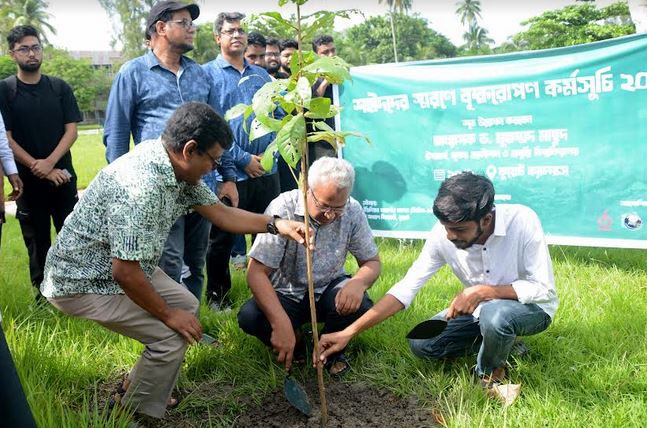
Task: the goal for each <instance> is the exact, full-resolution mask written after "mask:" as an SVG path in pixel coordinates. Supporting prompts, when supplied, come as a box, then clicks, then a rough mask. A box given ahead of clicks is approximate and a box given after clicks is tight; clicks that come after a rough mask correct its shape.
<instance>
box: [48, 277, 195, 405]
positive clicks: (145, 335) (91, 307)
mask: <svg viewBox="0 0 647 428" xmlns="http://www.w3.org/2000/svg"><path fill="white" fill-rule="evenodd" d="M151 282H152V284H153V287H154V288H155V291H157V292H158V293H159V294H160V296H162V298H163V299H164V300H165V301H166V303H167V304H168V305H169V306H170V307H172V308H180V309H184V310H187V311H189V312H191V313H194V314H197V313H198V307H199V302H198V299H196V298H195V297H194V296H193V294H191V292H189V290H187V289H186V288H184V287H183V286H182V285H180V284H178V283H177V282H175V281H174V280H172V279H171V278H169V276H168V275H166V274H165V273H164V272H163V271H162V270H161V269H160V268H156V269H155V272H154V273H153V276H152V278H151ZM49 301H50V303H51V304H52V305H54V306H56V307H57V308H58V309H59V310H61V311H63V312H65V313H66V314H69V315H73V316H77V317H80V318H85V319H89V320H92V321H96V322H98V323H99V324H101V325H102V326H104V327H105V328H107V329H109V330H112V331H114V332H117V333H119V334H122V335H124V336H128V337H130V338H133V339H135V340H137V341H139V342H141V343H142V344H144V345H145V348H144V352H143V353H142V355H141V357H140V358H139V360H138V361H137V364H135V367H133V369H132V370H131V371H130V374H129V375H128V379H129V381H130V386H129V387H128V391H127V392H126V395H125V396H124V403H125V404H126V405H128V406H129V407H131V408H133V409H134V410H135V411H137V412H139V413H142V414H145V415H148V416H152V417H155V418H160V417H162V416H164V412H165V411H166V402H167V400H168V399H169V398H170V397H171V392H172V391H173V388H174V387H175V383H176V382H177V378H178V376H179V374H180V367H181V366H182V362H183V360H184V354H185V352H186V349H187V345H188V343H187V342H186V340H185V339H184V338H183V337H182V336H181V335H180V334H179V333H177V332H176V331H175V330H172V329H170V328H169V327H167V326H166V324H164V323H163V322H162V321H160V320H159V319H157V318H155V317H154V316H153V315H151V314H150V313H149V312H147V311H145V310H144V309H142V308H141V307H140V306H139V305H137V304H136V303H135V302H133V301H132V300H130V298H129V297H128V296H126V295H125V294H113V295H99V294H79V295H75V296H66V297H55V298H51V299H49Z"/></svg>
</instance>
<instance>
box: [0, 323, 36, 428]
mask: <svg viewBox="0 0 647 428" xmlns="http://www.w3.org/2000/svg"><path fill="white" fill-rule="evenodd" d="M0 379H1V381H0V415H2V422H0V424H1V425H2V426H6V427H20V428H32V427H34V428H36V423H35V422H34V417H33V416H32V414H31V410H30V409H29V403H27V398H25V392H24V391H23V389H22V385H21V384H20V378H19V377H18V373H17V372H16V367H15V366H14V364H13V359H12V358H11V352H9V347H8V346H7V341H6V339H5V337H4V332H3V331H2V324H1V323H0Z"/></svg>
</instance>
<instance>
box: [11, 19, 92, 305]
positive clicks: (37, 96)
mask: <svg viewBox="0 0 647 428" xmlns="http://www.w3.org/2000/svg"><path fill="white" fill-rule="evenodd" d="M7 42H8V43H9V55H10V56H11V58H12V59H13V60H14V62H15V63H16V65H17V66H18V69H17V74H16V75H14V76H10V77H8V78H6V79H5V80H3V81H1V82H0V110H1V111H2V116H3V118H4V121H5V127H6V130H7V137H8V138H9V145H10V146H11V149H12V150H13V153H14V157H15V159H16V161H17V164H18V174H19V176H20V178H21V179H22V181H23V185H24V191H23V194H22V196H21V197H20V198H19V199H18V200H17V201H16V203H17V213H16V217H17V218H18V221H19V222H20V229H21V231H22V235H23V239H24V241H25V245H26V246H27V251H28V253H29V271H30V276H31V282H32V285H34V287H36V289H37V290H38V288H39V287H40V283H41V282H42V280H43V270H44V267H45V257H46V256H47V251H48V250H49V247H50V245H51V238H50V233H51V232H50V230H51V223H50V221H53V222H54V227H55V228H56V231H57V232H58V231H59V230H60V229H61V227H62V226H63V221H64V220H65V218H66V217H67V215H68V214H69V213H70V212H72V209H73V208H74V204H75V203H76V201H77V199H78V198H77V192H76V175H75V173H74V168H73V167H72V155H71V153H70V147H72V144H74V142H75V141H76V138H77V129H76V123H77V122H80V121H81V113H80V112H79V107H78V106H77V104H76V98H75V97H74V93H73V92H72V88H70V86H69V85H68V84H67V83H65V82H64V81H62V80H61V79H58V78H55V77H50V76H46V75H43V74H41V72H40V66H41V64H42V62H43V48H42V45H41V43H40V37H39V35H38V32H37V31H36V29H34V28H33V27H31V26H28V25H20V26H17V27H14V28H13V29H12V30H11V31H10V32H9V35H8V36H7ZM50 219H51V220H50ZM38 298H40V293H39V294H37V300H39V299H38Z"/></svg>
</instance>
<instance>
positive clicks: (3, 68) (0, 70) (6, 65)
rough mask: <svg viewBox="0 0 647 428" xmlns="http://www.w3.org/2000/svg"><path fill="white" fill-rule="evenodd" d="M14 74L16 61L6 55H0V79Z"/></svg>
mask: <svg viewBox="0 0 647 428" xmlns="http://www.w3.org/2000/svg"><path fill="white" fill-rule="evenodd" d="M12 74H16V63H15V62H13V61H12V60H11V58H9V56H8V55H3V56H0V79H4V78H6V77H9V76H11V75H12Z"/></svg>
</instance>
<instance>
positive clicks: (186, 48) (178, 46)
mask: <svg viewBox="0 0 647 428" xmlns="http://www.w3.org/2000/svg"><path fill="white" fill-rule="evenodd" d="M171 48H173V49H174V50H178V51H180V52H182V54H185V53H187V52H190V51H192V50H193V44H191V43H173V44H171Z"/></svg>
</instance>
